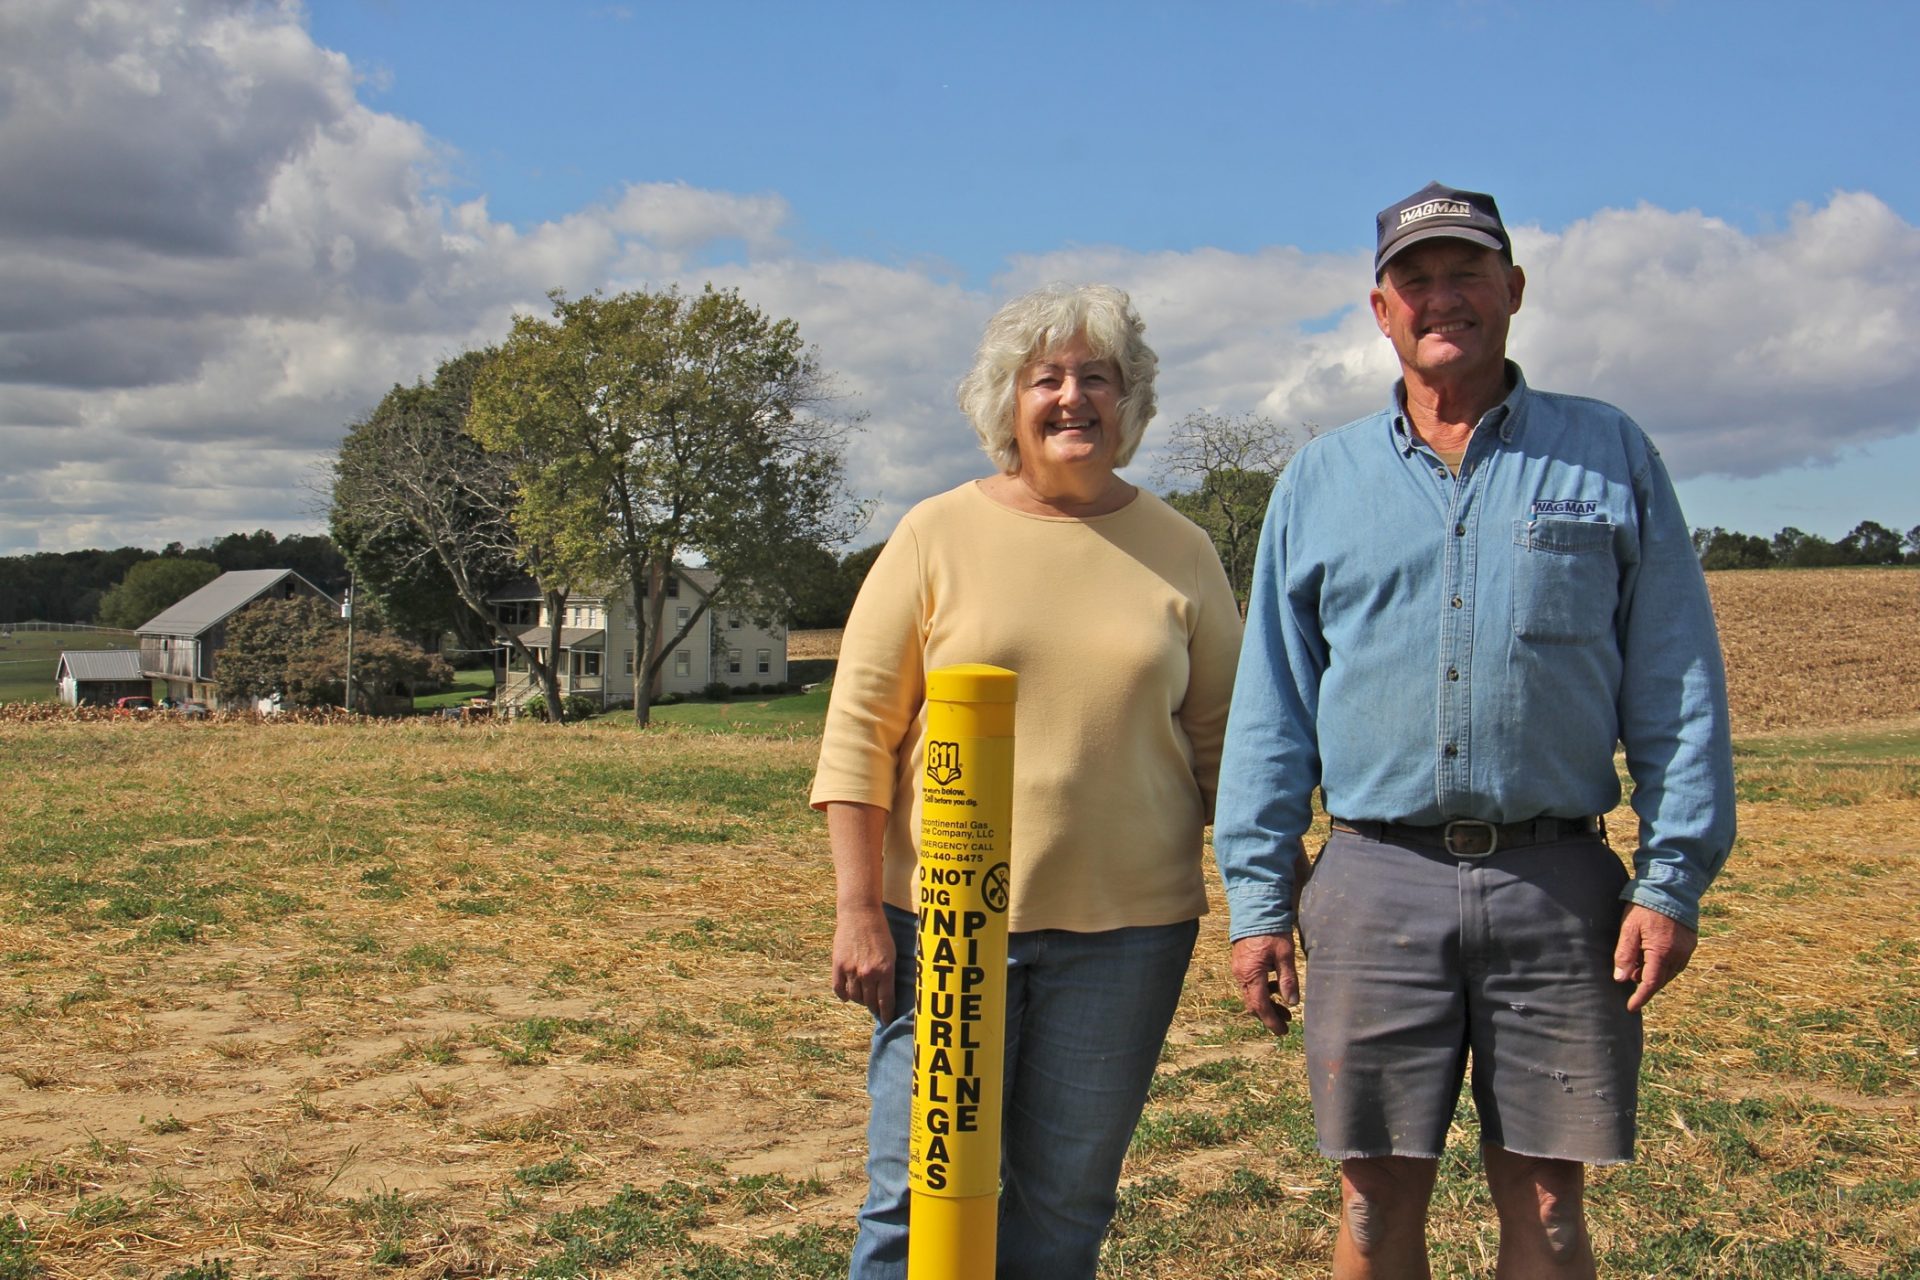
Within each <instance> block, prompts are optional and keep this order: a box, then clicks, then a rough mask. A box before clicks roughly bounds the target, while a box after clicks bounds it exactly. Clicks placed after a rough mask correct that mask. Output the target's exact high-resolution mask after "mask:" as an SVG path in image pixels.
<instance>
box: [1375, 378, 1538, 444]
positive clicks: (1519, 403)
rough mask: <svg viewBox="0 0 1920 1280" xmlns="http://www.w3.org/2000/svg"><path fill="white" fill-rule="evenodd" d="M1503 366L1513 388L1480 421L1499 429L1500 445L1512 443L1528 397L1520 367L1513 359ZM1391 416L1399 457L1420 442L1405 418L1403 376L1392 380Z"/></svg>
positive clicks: (1405, 385) (1405, 392) (1476, 426)
mask: <svg viewBox="0 0 1920 1280" xmlns="http://www.w3.org/2000/svg"><path fill="white" fill-rule="evenodd" d="M1506 365H1507V377H1508V379H1509V380H1510V381H1511V382H1512V383H1513V389H1512V390H1511V391H1508V392H1507V398H1506V399H1505V400H1502V401H1501V402H1500V403H1499V404H1497V405H1495V406H1493V408H1491V409H1489V410H1487V412H1486V414H1485V416H1484V417H1482V418H1481V419H1480V422H1481V423H1485V424H1488V425H1490V426H1493V427H1495V428H1497V429H1498V430H1499V432H1500V443H1501V444H1512V443H1513V435H1514V432H1516V431H1518V430H1519V428H1520V420H1521V418H1522V417H1523V416H1525V415H1524V413H1523V409H1524V407H1525V404H1526V398H1527V376H1526V375H1525V374H1524V373H1522V372H1520V366H1519V365H1517V364H1515V363H1514V362H1513V361H1511V360H1509V361H1507V362H1506ZM1391 416H1392V421H1393V443H1394V447H1395V448H1397V449H1398V450H1399V451H1400V453H1401V454H1402V456H1404V455H1407V454H1410V453H1412V452H1413V449H1414V446H1415V445H1416V444H1418V443H1419V441H1418V440H1417V439H1416V438H1415V437H1414V434H1413V424H1412V423H1411V422H1410V421H1408V419H1407V380H1406V379H1405V378H1396V379H1394V383H1393V409H1392V411H1391ZM1474 431H1475V433H1476V434H1477V433H1478V431H1479V424H1478V423H1476V424H1475V426H1474Z"/></svg>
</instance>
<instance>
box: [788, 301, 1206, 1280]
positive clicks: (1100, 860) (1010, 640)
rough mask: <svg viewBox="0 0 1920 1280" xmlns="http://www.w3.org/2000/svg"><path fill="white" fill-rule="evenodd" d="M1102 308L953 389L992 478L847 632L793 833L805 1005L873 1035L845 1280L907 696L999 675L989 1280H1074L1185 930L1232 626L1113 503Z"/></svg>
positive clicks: (911, 824) (910, 538)
mask: <svg viewBox="0 0 1920 1280" xmlns="http://www.w3.org/2000/svg"><path fill="white" fill-rule="evenodd" d="M1143 328H1144V326H1143V325H1142V324H1141V322H1140V318H1139V316H1138V315H1137V314H1136V313H1135V312H1134V310H1133V307H1132V305H1131V304H1130V303H1129V302H1128V300H1127V296H1126V295H1125V294H1124V293H1121V292H1120V291H1119V290H1117V289H1113V288H1110V287H1107V286H1102V285H1089V286H1085V287H1081V288H1066V287H1054V288H1048V289H1042V290H1039V291H1037V292H1035V293H1031V294H1028V295H1027V296H1025V297H1023V298H1019V299H1017V300H1015V301H1013V302H1011V303H1009V304H1008V305H1007V306H1006V307H1005V308H1003V309H1002V310H1001V311H1000V312H999V314H997V315H996V316H994V318H993V319H992V321H990V322H989V323H988V325H987V331H986V336H985V338H984V339H983V341H982V342H981V345H980V350H979V353H978V355H977V357H976V359H975V362H974V367H973V370H972V372H970V373H969V374H968V375H967V377H966V379H965V380H964V381H963V382H962V383H961V385H960V397H959V398H960V407H961V409H962V410H963V411H964V412H965V413H966V415H967V417H968V418H969V419H971V420H972V423H973V427H974V430H975V432H976V433H978V435H979V437H980V443H981V446H982V448H984V449H985V450H986V452H987V456H988V457H990V458H991V459H993V461H994V463H995V465H996V467H997V468H998V469H997V471H996V472H995V474H993V475H990V476H987V477H986V478H984V479H981V480H976V481H971V482H969V483H967V484H964V485H961V486H960V487H959V488H957V489H954V490H952V491H951V492H948V493H944V494H940V495H938V496H937V497H933V498H929V499H928V500H926V501H925V502H922V503H920V504H919V505H918V506H916V507H914V508H913V510H911V511H909V512H908V513H907V515H906V517H905V518H904V519H903V520H902V521H901V522H900V526H899V528H898V529H896V530H895V531H894V534H893V536H892V538H890V539H889V540H888V542H887V545H886V547H885V549H884V550H883V551H882V552H881V554H880V556H879V558H878V559H877V560H876V561H875V562H874V566H873V569H872V571H871V572H870V573H869V574H868V576H867V580H866V583H865V585H864V586H862V588H861V590H860V596H859V599H858V600H857V601H856V602H855V604H854V607H853V613H852V616H851V617H850V618H849V619H848V621H847V630H846V637H845V639H844V641H843V642H842V645H841V650H840V661H839V665H838V668H837V670H836V673H835V678H834V688H833V697H832V701H831V704H830V706H829V709H828V712H827V726H826V731H825V737H824V740H823V741H822V744H821V749H820V766H819V771H818V774H817V775H816V778H815V781H814V788H813V804H814V806H815V807H816V808H823V809H825V810H826V813H827V829H828V833H829V837H830V840H831V843H832V846H833V859H834V872H835V879H836V887H837V921H836V927H835V930H834V943H833V987H834V992H835V994H837V995H839V996H840V998H841V999H843V1000H857V1001H859V1002H860V1003H862V1004H864V1005H865V1006H866V1007H867V1008H868V1009H870V1010H871V1011H872V1012H873V1015H874V1018H875V1028H874V1033H873V1045H872V1055H871V1059H870V1061H869V1065H868V1081H867V1083H868V1091H869V1094H870V1096H871V1098H872V1103H873V1110H872V1113H871V1117H870V1120H869V1123H868V1133H867V1138H868V1162H867V1171H868V1176H869V1179H870V1182H871V1185H870V1189H869V1192H868V1196H867V1201H866V1204H865V1205H864V1206H863V1207H862V1209H861V1212H860V1232H859V1240H858V1242H857V1243H856V1245H855V1246H854V1254H853V1276H854V1277H855V1280H874V1278H875V1277H883V1276H884V1277H899V1276H904V1275H905V1274H906V1255H907V1208H908V1199H909V1197H908V1190H907V1137H908V1134H907V1130H908V1123H909V1111H910V1102H909V1089H910V1087H911V1083H912V1058H913V1008H914V976H913V948H914V942H915V920H914V915H913V903H914V901H915V893H914V888H915V885H914V871H915V858H916V854H915V850H916V848H917V847H918V839H917V837H918V822H919V800H920V789H919V786H918V784H917V781H916V777H917V774H918V770H919V767H920V760H921V752H922V747H923V736H924V732H925V723H926V721H925V715H924V706H923V703H924V695H925V685H924V677H925V673H926V672H927V671H929V670H932V669H935V668H938V667H942V666H946V665H949V664H953V663H959V662H984V663H992V664H994V665H997V666H1001V667H1006V668H1009V669H1011V670H1012V671H1014V672H1016V673H1017V674H1018V676H1019V681H1020V685H1019V690H1020V693H1019V698H1020V701H1019V707H1018V711H1017V713H1016V717H1015V719H1016V736H1015V745H1014V796H1013V829H1012V855H1011V861H1012V864H1013V888H1012V900H1011V905H1010V907H1009V912H1010V916H1009V922H1008V925H1009V929H1010V930H1011V933H1010V937H1009V962H1008V973H1007V1073H1006V1083H1005V1102H1004V1120H1003V1128H1002V1190H1001V1200H1000V1205H1001V1208H1000V1229H999V1246H998V1247H999V1259H1000V1261H999V1276H1000V1277H1001V1280H1007V1277H1020V1276H1033V1277H1045V1278H1046V1280H1071V1278H1072V1277H1076V1276H1085V1277H1091V1276H1092V1275H1093V1273H1094V1266H1095V1263H1096V1261H1097V1260H1098V1257H1099V1253H1100V1241H1101V1237H1102V1236H1103V1235H1104V1234H1105V1232H1106V1227H1107V1222H1108V1220H1109V1219H1110V1218H1111V1217H1112V1216H1113V1210H1114V1199H1115V1189H1116V1187H1117V1185H1118V1182H1119V1177H1120V1163H1121V1160H1122V1158H1123V1157H1124V1156H1125V1154H1126V1150H1127V1144H1128V1142H1129V1140H1130V1139H1131V1137H1132V1134H1133V1128H1134V1125H1135V1123H1136V1122H1137V1121H1138V1120H1139V1118H1140V1109H1141V1107H1142V1106H1143V1105H1144V1103H1145V1101H1146V1095H1147V1086H1148V1084H1149V1083H1150V1082H1151V1080H1152V1076H1153V1069H1154V1064H1155V1062H1156V1061H1157V1060H1158V1058H1159V1053H1160V1045H1161V1041H1162V1040H1163V1039H1164V1038H1165V1036H1166V1031H1167V1026H1168V1024H1169V1023H1170V1022H1171V1021H1172V1018H1173V1011H1174V1006H1175V1004H1176V1002H1177V1001H1178V999H1179V996H1180V984H1181V981H1182V979H1183V978H1184V976H1185V974H1186V968H1187V962H1188V960H1189V959H1190V958H1191V955H1192V952H1193V943H1194V937H1195V935H1196V933H1197V931H1198V925H1199V916H1200V915H1201V914H1202V913H1203V912H1204V911H1205V910H1206V895H1205V891H1204V889H1203V887H1202V882H1201V876H1200V837H1201V828H1202V827H1203V826H1204V825H1205V823H1206V822H1207V819H1208V815H1209V813H1210V812H1211V810H1212V807H1213V788H1214V774H1215V769H1216V766H1217V764H1218V762H1219V757H1220V742H1221V735H1222V732H1223V730H1224V727H1225V724H1226V718H1227V702H1228V698H1229V695H1230V694H1231V692H1232V683H1233V671H1234V665H1235V660H1236V656H1237V653H1238V649H1239V642H1240V614H1239V610H1238V608H1237V607H1236V605H1235V603H1234V599H1233V593H1232V590H1231V588H1229V586H1228V584H1227V578H1226V574H1225V572H1224V571H1223V570H1222V569H1221V567H1220V560H1219V557H1218V556H1217V555H1216V554H1215V552H1214V549H1213V545H1212V543H1211V542H1210V541H1209V540H1208V539H1207V536H1206V535H1205V534H1204V533H1202V532H1201V531H1200V530H1199V529H1198V528H1196V527H1195V526H1194V525H1192V524H1191V523H1189V522H1188V521H1187V520H1186V519H1184V518H1183V517H1181V516H1180V515H1178V514H1177V513H1175V512H1174V511H1173V509H1172V508H1170V507H1168V506H1167V505H1166V504H1165V503H1164V502H1162V501H1161V500H1160V499H1158V498H1156V497H1154V496H1153V495H1152V494H1150V493H1146V492H1144V491H1142V490H1139V489H1136V488H1134V486H1132V485H1130V484H1128V483H1127V482H1126V481H1124V480H1122V479H1121V478H1120V477H1119V476H1118V475H1117V474H1115V468H1117V467H1120V466H1124V465H1125V464H1126V462H1127V461H1128V459H1130V458H1132V457H1133V453H1134V450H1135V448H1136V447H1137V446H1138V445H1139V443H1140V437H1141V435H1142V433H1143V432H1144V431H1145V429H1146V424H1147V421H1148V420H1149V419H1150V418H1151V417H1152V416H1153V411H1154V393H1153V378H1154V371H1155V367H1156V365H1157V363H1158V362H1157V359H1156V357H1155V356H1154V354H1153V351H1152V350H1151V349H1150V348H1149V347H1148V346H1147V345H1146V343H1145V341H1144V340H1143V339H1142V337H1141V333H1142V330H1143Z"/></svg>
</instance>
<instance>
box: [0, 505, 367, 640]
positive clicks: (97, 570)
mask: <svg viewBox="0 0 1920 1280" xmlns="http://www.w3.org/2000/svg"><path fill="white" fill-rule="evenodd" d="M158 561H173V562H175V564H173V565H170V566H167V567H166V571H165V572H161V571H160V570H158V569H149V570H145V571H143V572H142V573H141V574H140V575H138V576H136V577H135V581H134V585H135V586H136V587H137V586H140V585H141V584H142V583H143V582H145V583H147V584H149V585H152V584H154V583H155V582H156V580H164V581H165V582H166V583H167V584H168V585H167V586H166V587H165V588H163V589H162V590H161V592H160V594H166V593H167V592H170V591H175V590H178V594H175V595H173V596H172V599H169V600H166V601H165V602H163V603H162V604H160V605H159V607H158V608H154V609H152V611H151V612H148V613H145V614H143V615H142V616H141V617H139V618H137V619H134V620H133V621H131V622H129V621H128V620H127V619H128V618H129V617H131V615H132V613H135V612H139V611H140V610H141V609H144V608H147V607H148V605H149V604H150V603H151V601H152V600H153V599H155V598H157V596H153V595H139V594H129V593H126V592H121V593H120V595H119V597H118V599H117V600H116V599H113V598H111V597H114V596H115V592H116V589H117V588H120V587H122V586H123V584H125V583H126V582H127V580H128V577H129V575H130V574H132V572H133V570H134V569H135V567H136V566H139V565H142V564H146V563H149V562H158ZM199 566H205V567H204V568H202V567H199ZM238 569H292V570H293V571H294V572H295V573H298V574H299V575H300V576H301V577H303V578H305V579H306V580H307V581H309V582H311V583H313V585H314V586H316V587H319V588H320V589H321V590H322V591H325V592H328V593H329V594H331V595H336V596H337V595H339V594H340V591H341V589H342V588H344V587H345V586H346V585H347V563H346V560H345V559H344V558H342V556H341V555H340V553H339V551H337V550H336V549H335V548H334V545H333V541H332V539H330V538H328V537H326V536H325V535H324V534H296V535H294V536H293V537H290V538H280V537H276V536H274V535H273V534H272V533H270V532H268V531H267V530H265V529H256V530H254V531H253V532H252V533H230V534H228V535H227V536H225V537H224V538H216V539H214V540H212V541H210V542H206V543H203V544H201V545H200V546H197V547H187V546H183V545H181V544H180V543H178V542H174V543H169V544H168V545H167V546H166V547H165V548H163V549H161V550H159V551H148V550H145V549H144V548H140V547H119V548H116V549H114V550H112V551H104V550H89V551H37V552H34V553H32V554H30V555H23V556H0V622H35V621H37V622H78V623H97V624H99V625H101V626H117V627H134V626H138V625H139V624H140V623H141V622H144V621H146V620H147V618H150V617H152V616H153V614H155V613H158V612H160V610H161V609H164V608H166V607H167V605H169V604H172V603H173V601H174V600H178V599H180V598H182V597H183V596H186V595H188V594H191V593H192V592H193V591H194V590H197V589H198V588H199V587H200V586H203V585H205V583H206V582H208V581H211V580H212V579H213V578H214V577H217V576H218V575H219V574H222V573H230V572H233V571H234V570H238ZM209 570H211V572H209ZM196 578H197V579H198V581H195V579H196ZM181 584H190V585H186V586H185V587H184V589H179V588H180V586H181ZM103 610H104V616H103ZM109 618H111V619H113V620H112V621H108V619H109Z"/></svg>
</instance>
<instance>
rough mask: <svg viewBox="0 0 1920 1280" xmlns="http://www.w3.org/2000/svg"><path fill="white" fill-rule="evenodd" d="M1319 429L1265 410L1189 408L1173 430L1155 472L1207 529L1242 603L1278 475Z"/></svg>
mask: <svg viewBox="0 0 1920 1280" xmlns="http://www.w3.org/2000/svg"><path fill="white" fill-rule="evenodd" d="M1317 430H1318V428H1316V427H1314V426H1313V425H1312V424H1310V423H1303V424H1301V425H1300V426H1297V427H1283V426H1281V425H1280V424H1279V423H1277V422H1275V421H1274V420H1273V419H1272V418H1269V417H1267V416H1266V415H1264V414H1256V413H1246V414H1217V413H1200V412H1196V413H1190V414H1188V415H1187V416H1186V417H1184V418H1181V419H1180V420H1179V421H1177V422H1175V423H1174V424H1173V425H1172V427H1171V428H1169V430H1168V437H1169V438H1168V443H1167V445H1166V447H1165V449H1164V450H1163V451H1162V453H1161V458H1160V464H1159V468H1158V471H1157V475H1158V477H1159V480H1160V482H1161V483H1162V484H1163V485H1166V486H1168V488H1169V492H1168V494H1167V501H1168V502H1169V503H1170V504H1172V506H1173V507H1174V509H1175V510H1177V511H1179V512H1180V513H1181V514H1182V515H1184V516H1186V517H1187V518H1188V519H1189V520H1191V521H1193V522H1194V523H1195V524H1197V525H1199V526H1200V527H1201V528H1202V529H1205V530H1206V531H1207V533H1208V535H1209V536H1211V537H1212V538H1213V545H1214V548H1215V549H1216V550H1218V551H1219V553H1220V563H1221V564H1223V565H1224V566H1226V570H1227V579H1228V581H1230V582H1231V583H1232V584H1233V592H1234V595H1235V597H1236V598H1237V599H1239V601H1240V603H1241V604H1242V606H1244V605H1245V604H1246V600H1247V592H1248V590H1249V589H1250V588H1251V586H1252V583H1253V557H1254V551H1255V548H1256V546H1257V545H1258V543H1259V540H1260V523H1261V521H1262V520H1263V519H1264V518H1265V517H1266V511H1267V499H1268V497H1269V496H1270V495H1271V494H1272V492H1273V485H1274V481H1275V480H1277V479H1279V477H1280V473H1281V472H1282V471H1284V470H1285V469H1286V466H1287V463H1288V462H1290V461H1291V460H1292V459H1293V455H1294V453H1295V452H1296V451H1298V449H1299V448H1300V446H1301V445H1303V444H1305V443H1306V442H1307V441H1308V440H1310V439H1312V438H1313V435H1314V433H1315V432H1316V431H1317Z"/></svg>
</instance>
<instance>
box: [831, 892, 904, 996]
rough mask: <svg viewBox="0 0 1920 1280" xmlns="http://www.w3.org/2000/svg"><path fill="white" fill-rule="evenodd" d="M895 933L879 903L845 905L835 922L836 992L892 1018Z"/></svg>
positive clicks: (834, 968) (834, 973) (834, 971)
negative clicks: (867, 906)
mask: <svg viewBox="0 0 1920 1280" xmlns="http://www.w3.org/2000/svg"><path fill="white" fill-rule="evenodd" d="M895 963H896V957H895V956H894V953H893V933H892V931H890V930H889V929H888V928H887V917H886V916H885V914H883V913H882V912H881V910H880V908H879V907H873V908H871V909H866V908H860V909H848V908H842V909H841V910H840V912H839V913H838V918H837V919H836V920H835V921H834V926H833V994H835V995H837V996H839V997H840V998H841V999H842V1000H857V1001H859V1002H860V1003H861V1004H863V1005H865V1006H867V1008H868V1009H869V1010H870V1011H871V1012H872V1013H873V1016H874V1017H876V1018H878V1019H880V1021H882V1022H892V1021H893V969H894V965H895Z"/></svg>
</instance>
